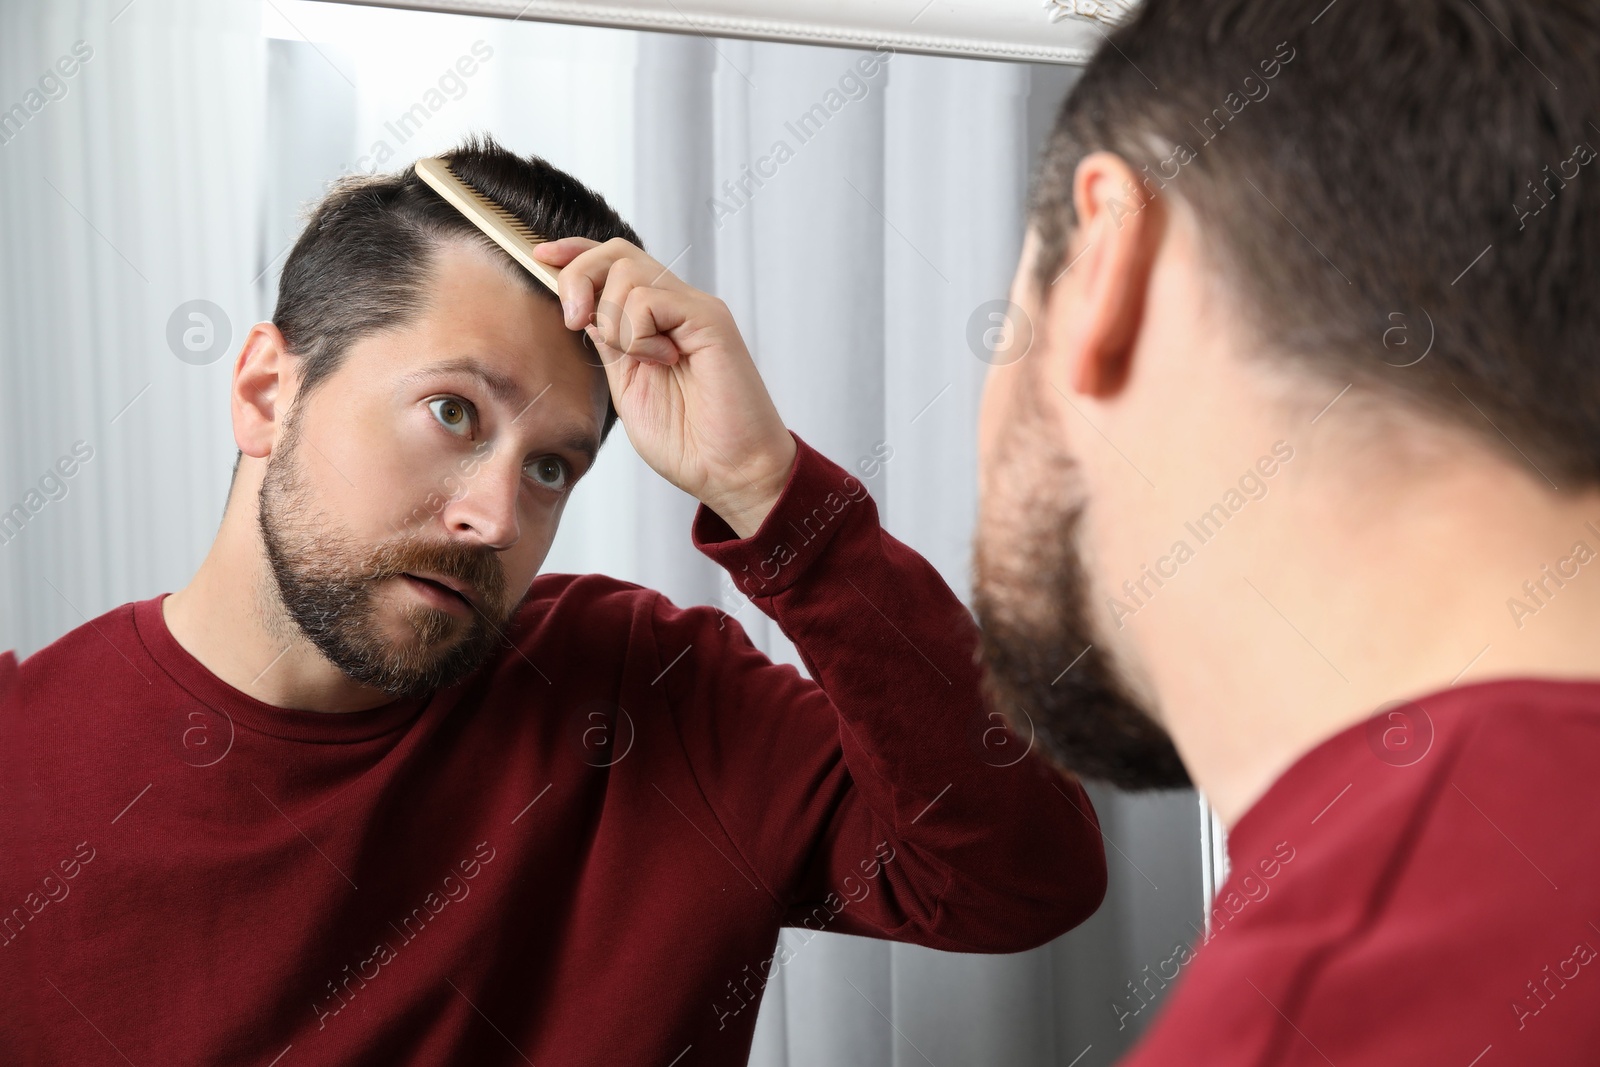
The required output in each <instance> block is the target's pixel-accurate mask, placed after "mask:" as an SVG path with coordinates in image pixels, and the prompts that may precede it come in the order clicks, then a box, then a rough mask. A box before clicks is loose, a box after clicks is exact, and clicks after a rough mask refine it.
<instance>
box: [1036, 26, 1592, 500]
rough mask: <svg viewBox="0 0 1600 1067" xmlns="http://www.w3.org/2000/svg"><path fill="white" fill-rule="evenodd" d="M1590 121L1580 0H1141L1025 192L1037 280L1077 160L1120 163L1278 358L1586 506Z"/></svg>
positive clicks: (1055, 251) (1090, 69)
mask: <svg viewBox="0 0 1600 1067" xmlns="http://www.w3.org/2000/svg"><path fill="white" fill-rule="evenodd" d="M1157 86H1159V89H1158V88H1157ZM1597 101H1600V5H1596V4H1594V3H1592V2H1591V0H1337V2H1335V3H1330V4H1326V5H1324V4H1322V3H1312V4H1310V5H1306V4H1303V3H1290V2H1288V0H1145V3H1144V5H1143V7H1142V8H1140V9H1139V10H1138V11H1137V12H1135V14H1134V15H1133V17H1132V19H1131V20H1130V21H1129V22H1128V23H1126V24H1125V25H1123V26H1121V27H1118V28H1117V29H1115V30H1114V31H1112V32H1111V33H1110V34H1109V35H1108V39H1107V43H1106V44H1105V46H1104V47H1102V48H1100V49H1099V50H1098V51H1097V52H1096V54H1095V55H1094V57H1093V58H1092V60H1091V61H1090V62H1089V64H1088V65H1087V66H1086V68H1085V69H1084V71H1083V74H1082V76H1081V78H1080V79H1079V80H1078V82H1077V83H1076V85H1075V86H1074V87H1073V88H1072V90H1071V91H1070V93H1069V94H1068V96H1067V98H1066V99H1065V100H1064V101H1063V103H1062V105H1061V108H1060V111H1059V112H1058V114H1057V117H1056V122H1055V126H1054V129H1053V131H1052V132H1051V134H1050V137H1049V139H1048V141H1047V144H1046V146H1045V149H1044V151H1043V152H1042V153H1041V156H1040V161H1039V163H1038V165H1037V166H1036V168H1035V170H1034V173H1033V175H1032V177H1031V179H1030V187H1029V196H1028V213H1029V221H1030V223H1031V224H1032V225H1033V226H1034V227H1035V228H1036V229H1037V231H1038V233H1039V239H1040V249H1039V256H1038V259H1037V262H1036V266H1037V269H1036V271H1035V274H1034V278H1033V282H1034V284H1035V285H1037V286H1038V287H1040V289H1041V290H1042V291H1043V292H1042V295H1043V297H1044V298H1045V299H1048V295H1049V292H1048V287H1049V285H1050V284H1051V283H1052V282H1053V281H1054V280H1055V279H1056V278H1057V277H1059V275H1060V274H1061V273H1062V270H1063V264H1064V260H1065V256H1066V251H1067V242H1068V234H1069V232H1070V230H1071V228H1072V226H1073V225H1074V224H1075V216H1074V209H1073V204H1072V182H1073V175H1074V173H1075V170H1076V168H1077V164H1078V162H1079V161H1080V160H1082V159H1083V158H1084V157H1085V156H1086V155H1087V154H1089V153H1091V152H1094V151H1098V150H1105V151H1110V152H1114V153H1116V154H1117V155H1119V156H1120V157H1122V158H1123V159H1124V160H1125V161H1126V162H1127V163H1128V164H1129V166H1130V168H1131V169H1132V170H1133V171H1134V172H1135V174H1136V175H1137V176H1138V177H1139V182H1140V184H1141V185H1143V186H1144V188H1145V189H1146V190H1148V191H1150V192H1154V193H1155V194H1156V195H1157V196H1158V197H1162V198H1164V197H1168V196H1175V197H1178V198H1181V200H1182V201H1183V202H1184V204H1185V205H1187V206H1188V207H1189V208H1190V209H1191V210H1192V211H1193V213H1194V215H1195V217H1196V219H1197V220H1198V223H1199V226H1200V227H1201V231H1202V233H1203V234H1204V238H1205V249H1206V253H1207V255H1208V256H1209V257H1211V266H1212V267H1213V268H1214V269H1215V270H1216V271H1217V272H1218V276H1219V278H1220V279H1221V280H1222V282H1223V284H1224V286H1225V289H1226V291H1227V292H1229V293H1230V294H1231V296H1232V298H1233V300H1234V301H1235V306H1236V307H1237V308H1238V309H1239V310H1240V313H1241V315H1242V316H1243V318H1244V320H1245V322H1246V324H1247V325H1248V326H1249V327H1250V328H1251V331H1252V333H1253V335H1254V336H1255V337H1256V338H1257V339H1259V340H1260V341H1261V342H1262V343H1263V344H1264V346H1265V349H1264V351H1265V352H1267V353H1269V355H1268V357H1267V358H1279V359H1282V358H1288V359H1291V360H1293V361H1294V362H1295V363H1296V364H1298V365H1299V366H1300V367H1301V368H1306V369H1310V370H1312V371H1314V372H1315V379H1325V380H1326V381H1327V382H1328V383H1329V385H1330V386H1331V388H1330V391H1329V393H1328V395H1329V397H1330V398H1331V397H1332V396H1333V395H1334V391H1335V390H1337V389H1339V387H1340V386H1341V385H1344V384H1347V383H1355V384H1357V385H1358V386H1362V387H1365V388H1371V389H1374V390H1378V391H1380V392H1381V395H1383V396H1384V397H1386V398H1388V399H1390V400H1394V401H1398V402H1400V404H1401V405H1403V408H1401V409H1403V410H1409V411H1414V412H1420V413H1425V414H1428V415H1430V416H1433V417H1436V418H1440V419H1442V420H1443V421H1445V422H1446V423H1449V424H1454V425H1457V426H1459V427H1461V428H1466V429H1469V430H1471V431H1472V432H1474V433H1477V434H1479V435H1481V437H1482V438H1483V439H1484V440H1486V441H1487V442H1491V443H1492V444H1493V445H1494V446H1496V447H1498V448H1499V449H1501V450H1502V451H1503V453H1504V454H1505V455H1506V456H1507V458H1508V459H1510V460H1512V461H1513V462H1518V463H1522V464H1524V466H1526V465H1529V464H1531V465H1533V466H1534V467H1535V468H1536V470H1537V471H1538V472H1540V473H1542V474H1544V475H1545V476H1546V477H1547V478H1549V479H1550V480H1551V481H1552V484H1557V485H1558V487H1559V488H1560V489H1561V490H1563V491H1568V490H1574V489H1581V488H1585V487H1591V486H1594V485H1596V484H1600V355H1597V353H1596V348H1595V346H1596V344H1597V340H1600V163H1597V162H1596V152H1595V148H1596V146H1600V126H1597V125H1596V121H1600V110H1597V109H1596V107H1595V104H1596V102H1597ZM1180 146H1182V147H1180ZM1124 197H1125V206H1127V207H1128V208H1130V209H1132V210H1137V209H1138V204H1139V201H1138V200H1137V199H1136V198H1135V196H1134V195H1133V191H1132V190H1129V191H1127V192H1125V194H1124ZM1067 265H1068V266H1070V264H1067ZM1430 340H1431V344H1432V347H1431V350H1430V351H1428V355H1427V356H1426V357H1425V358H1423V359H1421V361H1420V362H1415V363H1412V364H1411V365H1404V364H1406V363H1408V362H1409V361H1412V360H1415V359H1416V358H1417V357H1418V356H1420V355H1421V354H1422V352H1424V351H1425V350H1428V344H1429V342H1430ZM1400 341H1406V342H1408V343H1407V344H1405V345H1403V346H1402V345H1400V344H1399V343H1398V342H1400ZM1315 379H1314V380H1315ZM1513 449H1515V452H1513ZM1517 453H1520V454H1521V457H1520V458H1519V457H1518V454H1517ZM1531 473H1532V472H1530V474H1531Z"/></svg>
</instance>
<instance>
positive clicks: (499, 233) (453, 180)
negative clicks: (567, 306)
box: [416, 156, 560, 296]
mask: <svg viewBox="0 0 1600 1067" xmlns="http://www.w3.org/2000/svg"><path fill="white" fill-rule="evenodd" d="M416 173H417V176H418V177H419V178H421V179H422V180H423V181H424V182H425V183H427V184H428V185H429V186H430V187H431V188H432V189H433V191H434V192H436V193H438V194H439V195H440V196H442V197H444V199H445V200H446V201H447V202H448V203H449V204H450V205H451V206H452V207H454V208H455V209H456V210H457V211H459V212H461V214H462V215H464V216H465V217H466V218H467V219H469V220H470V221H471V222H472V224H473V225H475V226H476V227H477V228H478V229H479V230H481V231H482V232H483V233H484V234H486V235H487V236H488V237H489V238H490V239H491V240H492V241H494V243H495V244H497V245H499V246H500V247H501V248H503V249H505V251H506V252H507V253H509V254H510V255H511V258H513V259H515V260H516V261H517V262H518V263H520V264H522V266H523V267H525V268H526V269H527V270H528V272H529V273H530V274H532V275H533V276H534V277H535V278H538V279H539V281H541V282H542V283H544V285H545V286H546V287H548V288H549V290H550V291H551V292H553V293H555V294H556V295H558V296H559V295H560V286H559V284H558V278H559V271H558V270H557V268H555V267H552V266H550V265H549V264H548V263H543V262H540V261H539V260H538V259H536V258H535V257H534V255H533V247H534V245H537V244H541V243H543V242H544V241H545V240H546V238H544V237H543V236H542V235H540V234H538V233H536V232H535V231H534V229H533V227H531V226H529V225H528V223H527V222H525V221H524V220H522V219H520V218H518V217H517V216H516V215H514V214H512V213H511V212H510V211H509V210H507V209H506V207H505V206H504V205H502V204H499V203H497V202H495V201H494V200H493V199H492V198H490V197H487V196H484V195H483V193H481V192H479V191H478V190H477V189H476V188H474V187H473V185H472V184H471V183H470V182H467V181H464V180H463V179H462V177H461V176H460V175H459V174H457V173H456V172H455V171H454V170H453V169H451V167H450V165H449V164H448V163H446V162H445V161H444V160H442V159H440V158H439V157H437V156H430V157H428V158H426V159H419V160H417V163H416Z"/></svg>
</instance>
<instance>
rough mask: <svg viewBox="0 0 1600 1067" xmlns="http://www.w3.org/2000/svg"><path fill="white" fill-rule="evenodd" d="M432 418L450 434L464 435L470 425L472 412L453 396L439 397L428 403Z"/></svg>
mask: <svg viewBox="0 0 1600 1067" xmlns="http://www.w3.org/2000/svg"><path fill="white" fill-rule="evenodd" d="M428 410H430V411H432V412H433V417H434V418H436V419H438V420H439V422H440V423H442V424H443V425H444V428H445V429H447V430H449V431H450V432H451V433H457V434H459V433H465V432H466V430H468V429H470V428H471V425H472V412H471V410H470V409H469V408H468V407H467V405H466V404H465V403H464V402H462V401H460V400H457V399H456V398H455V397H453V396H441V397H437V398H435V399H433V400H430V401H428Z"/></svg>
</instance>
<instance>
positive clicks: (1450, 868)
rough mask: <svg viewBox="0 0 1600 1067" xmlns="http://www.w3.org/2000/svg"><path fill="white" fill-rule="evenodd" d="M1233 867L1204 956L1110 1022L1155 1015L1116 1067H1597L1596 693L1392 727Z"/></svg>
mask: <svg viewBox="0 0 1600 1067" xmlns="http://www.w3.org/2000/svg"><path fill="white" fill-rule="evenodd" d="M1597 663H1600V660H1597ZM1228 853H1229V858H1230V860H1231V866H1232V870H1231V872H1230V874H1229V877H1228V880H1227V882H1226V883H1225V884H1224V885H1223V887H1222V891H1221V892H1220V893H1219V894H1218V898H1217V900H1216V902H1215V903H1214V905H1213V907H1212V911H1211V926H1212V933H1211V935H1210V937H1209V939H1208V940H1207V939H1202V940H1204V941H1205V943H1204V944H1202V945H1201V946H1199V948H1198V952H1196V951H1193V950H1191V949H1190V948H1189V947H1187V946H1184V945H1175V946H1173V951H1172V953H1171V954H1170V955H1169V956H1167V957H1166V958H1164V959H1159V960H1155V961H1152V965H1151V966H1148V967H1146V968H1144V969H1143V970H1142V971H1141V972H1140V974H1139V975H1138V976H1137V977H1136V978H1135V979H1133V980H1131V981H1129V982H1128V984H1127V986H1126V987H1125V988H1124V989H1123V990H1122V992H1121V996H1120V998H1119V999H1118V1001H1117V1003H1116V1004H1114V1005H1113V1007H1112V1010H1113V1011H1114V1012H1116V1013H1117V1015H1118V1017H1119V1018H1121V1019H1123V1020H1124V1023H1125V1024H1127V1023H1128V1017H1129V1016H1139V1015H1142V1014H1144V1013H1145V1011H1146V1009H1147V1008H1148V1010H1149V1011H1150V1012H1151V1013H1155V1014H1156V1021H1155V1026H1154V1027H1153V1029H1152V1030H1151V1032H1150V1033H1148V1034H1147V1035H1146V1038H1145V1040H1144V1042H1143V1044H1141V1045H1140V1046H1138V1048H1136V1049H1135V1050H1134V1053H1133V1054H1132V1055H1131V1056H1130V1057H1128V1058H1127V1059H1125V1060H1124V1061H1123V1064H1124V1067H1158V1065H1159V1067H1168V1065H1182V1067H1209V1065H1217V1067H1222V1065H1227V1067H1267V1065H1269V1064H1270V1065H1273V1067H1289V1065H1293V1067H1326V1065H1327V1064H1336V1065H1337V1067H1377V1065H1384V1067H1388V1065H1394V1067H1412V1065H1414V1064H1444V1065H1450V1067H1508V1065H1509V1067H1522V1065H1525V1064H1537V1065H1540V1067H1568V1065H1571V1067H1577V1065H1579V1064H1583V1065H1593V1064H1596V1063H1600V954H1597V950H1600V677H1597V678H1595V679H1594V680H1593V681H1576V680H1572V681H1557V680H1554V679H1534V678H1515V679H1506V680H1501V681H1491V682H1482V683H1478V684H1473V685H1462V686H1458V687H1455V688H1452V689H1447V690H1444V691H1443V692H1438V693H1434V694H1431V695H1429V696H1424V697H1422V698H1420V699H1419V700H1416V701H1411V702H1409V703H1406V704H1402V705H1397V706H1395V707H1392V708H1388V709H1385V710H1384V711H1383V712H1381V713H1380V714H1378V715H1375V716H1374V717H1373V718H1371V719H1370V720H1368V721H1366V722H1363V723H1360V724H1358V725H1355V726H1352V727H1350V728H1349V729H1347V730H1345V731H1343V732H1341V733H1339V734H1338V735H1336V736H1334V737H1332V738H1330V739H1328V740H1327V741H1325V742H1324V743H1323V744H1321V745H1319V746H1317V747H1316V748H1315V749H1313V750H1312V751H1311V752H1309V753H1307V754H1306V755H1305V756H1304V757H1302V758H1301V759H1300V760H1299V761H1298V762H1296V763H1295V764H1294V765H1293V766H1291V767H1290V768H1289V769H1288V771H1286V772H1285V773H1284V774H1283V775H1282V777H1280V778H1279V779H1278V780H1277V781H1276V782H1274V783H1273V785H1272V786H1271V788H1269V789H1268V790H1267V792H1266V793H1264V794H1263V795H1262V796H1261V799H1260V800H1259V801H1257V802H1256V803H1255V804H1254V805H1252V806H1251V808H1250V809H1249V810H1248V811H1247V812H1246V813H1245V814H1244V816H1243V817H1242V818H1241V819H1240V820H1239V822H1238V825H1237V826H1235V827H1234V830H1233V833H1232V834H1231V835H1230V836H1229V840H1228ZM1173 981H1176V982H1177V988H1176V989H1174V990H1172V991H1171V992H1170V993H1169V994H1165V997H1166V998H1170V1003H1167V1002H1166V1001H1165V1000H1164V999H1163V997H1164V990H1165V987H1166V986H1167V985H1168V984H1170V983H1171V982H1173Z"/></svg>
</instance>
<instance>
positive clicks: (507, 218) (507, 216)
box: [444, 163, 545, 244]
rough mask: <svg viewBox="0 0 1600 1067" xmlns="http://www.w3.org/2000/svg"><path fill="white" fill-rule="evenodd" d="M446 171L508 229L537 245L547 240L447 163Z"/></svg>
mask: <svg viewBox="0 0 1600 1067" xmlns="http://www.w3.org/2000/svg"><path fill="white" fill-rule="evenodd" d="M444 169H445V170H447V171H449V172H450V176H451V177H453V178H454V179H455V180H456V181H458V182H460V183H461V184H462V185H463V186H465V187H466V189H467V191H468V192H470V193H471V194H472V195H473V196H476V197H477V198H478V199H479V200H480V201H481V204H480V206H481V207H482V209H483V210H484V211H485V212H487V213H488V214H490V215H493V216H494V217H495V218H497V219H499V220H500V221H501V222H503V223H505V224H506V225H507V226H508V227H510V228H511V229H513V230H515V231H516V232H517V233H518V234H520V235H521V236H523V237H526V238H527V239H528V240H530V241H533V242H534V243H535V244H537V243H538V242H540V241H543V240H545V238H544V237H543V236H541V235H540V234H537V233H535V232H534V231H533V228H532V227H531V226H529V225H528V224H527V223H526V222H524V221H522V219H520V218H518V217H517V216H516V215H513V214H512V213H511V212H510V211H507V210H506V209H505V207H503V206H502V205H501V204H500V202H499V201H498V200H493V199H491V198H489V197H487V196H484V195H483V193H482V192H481V191H479V189H478V187H477V186H476V185H473V184H472V183H471V182H469V181H467V179H465V178H463V177H462V176H461V175H459V174H457V173H456V170H455V168H454V167H452V166H450V164H448V163H446V164H445V165H444Z"/></svg>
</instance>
